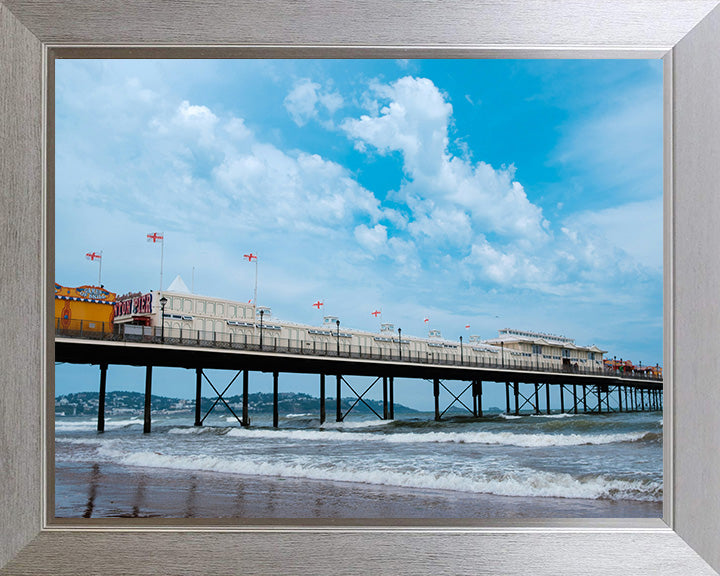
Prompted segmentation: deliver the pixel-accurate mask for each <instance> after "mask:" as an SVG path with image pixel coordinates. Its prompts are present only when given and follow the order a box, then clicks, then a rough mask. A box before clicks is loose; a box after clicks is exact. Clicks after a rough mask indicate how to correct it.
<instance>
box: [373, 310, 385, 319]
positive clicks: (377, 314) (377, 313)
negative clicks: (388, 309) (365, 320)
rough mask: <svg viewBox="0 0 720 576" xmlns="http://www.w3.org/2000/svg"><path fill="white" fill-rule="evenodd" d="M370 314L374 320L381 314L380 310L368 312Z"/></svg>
mask: <svg viewBox="0 0 720 576" xmlns="http://www.w3.org/2000/svg"><path fill="white" fill-rule="evenodd" d="M370 314H372V315H373V316H375V318H377V317H378V316H379V315H380V314H382V312H380V310H375V311H374V312H370Z"/></svg>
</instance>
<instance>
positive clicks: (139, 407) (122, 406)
mask: <svg viewBox="0 0 720 576" xmlns="http://www.w3.org/2000/svg"><path fill="white" fill-rule="evenodd" d="M225 401H226V402H227V403H228V404H229V405H230V407H231V408H232V409H233V410H242V396H240V395H235V396H228V397H225ZM355 401H356V399H355V398H350V397H348V398H343V399H342V408H343V411H347V410H348V409H349V408H350V406H352V405H353V403H354V402H355ZM214 402H215V399H214V398H206V397H204V396H203V398H202V404H201V408H202V411H203V414H204V413H206V412H207V411H208V410H209V409H210V407H211V406H212V405H213V403H214ZM365 402H367V403H368V404H369V405H370V406H372V408H373V409H374V410H375V411H377V412H379V413H382V402H380V401H377V400H365ZM144 403H145V395H144V394H143V393H142V392H128V391H112V392H108V393H107V395H106V398H105V414H106V415H107V416H119V415H128V414H139V413H142V411H143V407H144ZM319 403H320V398H318V397H313V396H310V395H309V394H303V393H296V392H281V393H280V394H279V395H278V409H279V410H280V411H281V412H284V413H286V414H298V413H314V412H316V411H317V410H318V406H319ZM150 405H151V409H152V410H153V412H156V413H158V414H185V413H187V414H189V413H191V412H193V411H194V410H195V400H190V399H186V398H170V397H167V396H155V395H152V396H151V401H150ZM325 406H326V410H327V412H328V414H331V413H334V411H335V399H334V398H330V397H328V398H327V399H326V400H325ZM248 408H249V410H251V411H252V412H272V408H273V395H272V394H271V393H261V392H258V393H254V394H249V395H248ZM215 409H216V410H220V411H222V410H227V408H225V406H222V405H220V404H218V406H216V407H215ZM355 411H357V412H358V413H359V414H370V413H371V412H370V410H369V409H368V408H367V407H366V406H364V405H363V404H362V403H358V404H357V405H356V406H355V408H353V412H355ZM97 413H98V393H97V392H75V393H70V394H63V395H61V396H56V397H55V416H97ZM395 413H396V414H417V413H420V411H419V410H415V409H413V408H409V407H408V406H404V405H402V404H398V403H396V404H395Z"/></svg>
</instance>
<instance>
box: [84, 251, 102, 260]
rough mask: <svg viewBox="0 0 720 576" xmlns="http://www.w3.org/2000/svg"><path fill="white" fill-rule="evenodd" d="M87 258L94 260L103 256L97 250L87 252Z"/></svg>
mask: <svg viewBox="0 0 720 576" xmlns="http://www.w3.org/2000/svg"><path fill="white" fill-rule="evenodd" d="M85 258H87V259H88V260H90V262H94V261H95V260H100V259H101V258H102V255H101V254H98V253H97V252H88V253H87V254H85Z"/></svg>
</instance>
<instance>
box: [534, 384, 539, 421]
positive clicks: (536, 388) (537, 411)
mask: <svg viewBox="0 0 720 576" xmlns="http://www.w3.org/2000/svg"><path fill="white" fill-rule="evenodd" d="M535 414H540V402H538V385H537V383H536V384H535Z"/></svg>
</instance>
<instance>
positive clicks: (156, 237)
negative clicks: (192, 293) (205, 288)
mask: <svg viewBox="0 0 720 576" xmlns="http://www.w3.org/2000/svg"><path fill="white" fill-rule="evenodd" d="M147 241H148V242H152V243H153V244H155V243H156V242H162V241H163V235H162V234H161V233H159V232H153V233H152V234H148V235H147ZM186 278H187V276H186Z"/></svg>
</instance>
